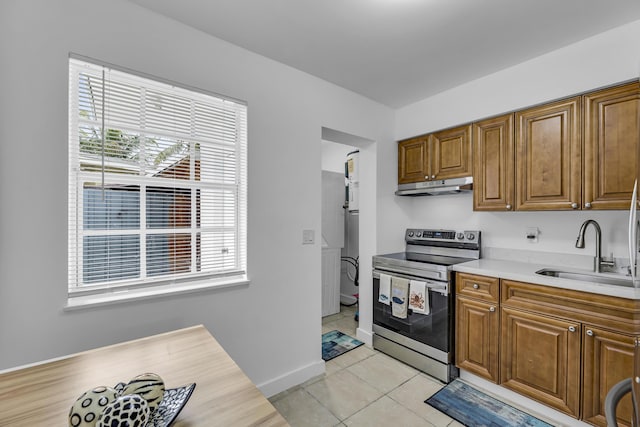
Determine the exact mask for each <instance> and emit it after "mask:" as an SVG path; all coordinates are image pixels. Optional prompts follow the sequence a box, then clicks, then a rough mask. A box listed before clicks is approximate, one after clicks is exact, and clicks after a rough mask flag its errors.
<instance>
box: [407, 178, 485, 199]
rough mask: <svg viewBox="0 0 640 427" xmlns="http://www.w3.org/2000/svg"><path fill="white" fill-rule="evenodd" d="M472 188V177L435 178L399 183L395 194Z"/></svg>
mask: <svg viewBox="0 0 640 427" xmlns="http://www.w3.org/2000/svg"><path fill="white" fill-rule="evenodd" d="M471 190H473V177H470V176H467V177H464V178H451V179H436V180H433V181H424V182H412V183H410V184H399V185H398V191H396V196H436V195H439V194H455V193H463V192H467V191H471Z"/></svg>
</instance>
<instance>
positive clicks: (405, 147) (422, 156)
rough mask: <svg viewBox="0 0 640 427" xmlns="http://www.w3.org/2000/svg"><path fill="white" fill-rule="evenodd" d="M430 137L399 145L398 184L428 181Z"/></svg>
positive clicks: (406, 141) (408, 140)
mask: <svg viewBox="0 0 640 427" xmlns="http://www.w3.org/2000/svg"><path fill="white" fill-rule="evenodd" d="M428 154H429V136H428V135H425V136H421V137H417V138H412V139H407V140H405V141H400V142H399V143H398V184H409V183H412V182H421V181H425V180H427V177H428V173H429V166H428V162H429V157H428Z"/></svg>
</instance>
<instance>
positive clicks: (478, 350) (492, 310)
mask: <svg viewBox="0 0 640 427" xmlns="http://www.w3.org/2000/svg"><path fill="white" fill-rule="evenodd" d="M456 304H457V305H456V313H457V333H456V365H457V366H458V367H459V368H462V369H466V370H467V371H469V372H472V373H474V374H476V375H478V376H480V377H482V378H485V379H487V380H489V381H492V382H494V383H497V382H498V372H499V371H498V363H499V360H498V341H499V339H498V337H499V335H500V321H499V320H500V319H499V313H500V311H499V310H497V308H496V304H495V303H491V302H485V301H478V300H474V299H471V298H465V297H458V299H457V302H456Z"/></svg>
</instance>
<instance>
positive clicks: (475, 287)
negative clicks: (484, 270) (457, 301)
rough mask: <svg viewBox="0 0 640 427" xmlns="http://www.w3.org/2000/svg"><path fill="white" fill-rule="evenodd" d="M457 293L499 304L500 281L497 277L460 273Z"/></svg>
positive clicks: (457, 278) (457, 277)
mask: <svg viewBox="0 0 640 427" xmlns="http://www.w3.org/2000/svg"><path fill="white" fill-rule="evenodd" d="M456 292H457V293H458V295H465V296H468V297H471V298H477V299H481V300H483V301H490V302H496V303H497V302H498V299H499V292H500V279H498V278H497V277H487V276H478V275H475V274H467V273H458V274H457V276H456Z"/></svg>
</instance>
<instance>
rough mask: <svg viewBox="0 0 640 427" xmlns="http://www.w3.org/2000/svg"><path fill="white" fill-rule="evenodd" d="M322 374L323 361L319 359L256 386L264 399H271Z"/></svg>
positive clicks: (323, 368)
mask: <svg viewBox="0 0 640 427" xmlns="http://www.w3.org/2000/svg"><path fill="white" fill-rule="evenodd" d="M324 372H325V366H324V360H322V359H320V360H319V361H318V362H315V363H312V364H310V365H307V366H303V367H302V368H298V369H295V370H293V371H290V372H287V373H286V374H283V375H280V376H279V377H276V378H273V379H271V380H269V381H265V382H263V383H261V384H257V387H258V389H259V390H260V391H261V392H262V394H264V395H265V396H266V397H271V396H274V395H276V394H278V393H280V392H282V391H285V390H288V389H290V388H291V387H294V386H297V385H299V384H302V383H304V382H305V381H307V380H310V379H311V378H313V377H316V376H318V375H322V374H324Z"/></svg>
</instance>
